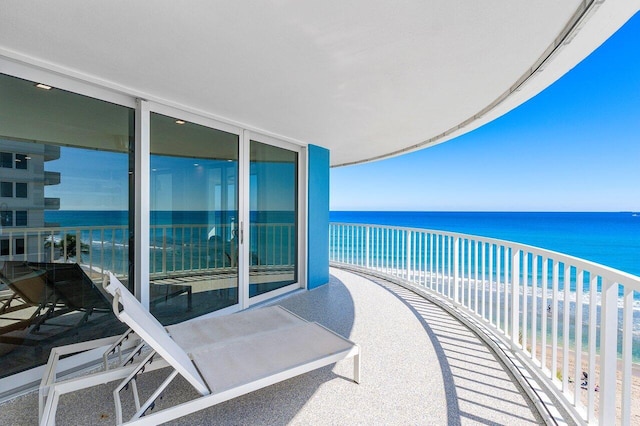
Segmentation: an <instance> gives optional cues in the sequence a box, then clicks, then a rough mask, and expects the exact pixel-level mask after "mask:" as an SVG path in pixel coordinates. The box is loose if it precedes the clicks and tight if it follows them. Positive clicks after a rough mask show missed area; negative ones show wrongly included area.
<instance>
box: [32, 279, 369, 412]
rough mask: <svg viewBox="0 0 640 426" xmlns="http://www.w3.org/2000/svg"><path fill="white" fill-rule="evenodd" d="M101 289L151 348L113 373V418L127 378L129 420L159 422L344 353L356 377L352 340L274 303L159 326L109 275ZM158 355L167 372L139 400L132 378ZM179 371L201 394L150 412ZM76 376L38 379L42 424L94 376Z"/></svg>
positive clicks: (356, 353)
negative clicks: (351, 361)
mask: <svg viewBox="0 0 640 426" xmlns="http://www.w3.org/2000/svg"><path fill="white" fill-rule="evenodd" d="M105 284H107V283H106V282H105ZM105 289H106V290H107V291H108V292H109V293H110V294H111V295H112V296H113V310H114V312H115V314H116V316H117V317H118V318H119V319H120V320H121V321H123V322H124V323H126V324H127V325H128V326H129V327H130V328H131V330H133V332H135V334H136V335H137V336H138V337H139V338H140V339H142V340H143V341H144V342H145V343H146V344H147V345H148V346H149V347H150V348H151V350H150V351H149V352H148V353H145V354H143V355H142V357H141V358H142V359H141V360H139V361H138V362H137V363H135V362H134V363H133V367H132V366H122V367H119V368H118V373H113V372H112V373H111V375H112V376H113V375H114V374H118V375H120V376H121V377H124V380H122V382H121V383H120V384H119V385H118V386H117V387H116V389H115V390H114V392H113V394H114V400H115V405H116V418H117V423H118V424H122V422H123V414H122V407H121V402H120V391H121V390H122V389H124V388H125V387H126V386H128V385H129V384H131V385H132V389H133V395H134V403H135V406H136V410H137V411H136V413H135V414H134V415H133V417H131V419H130V420H129V422H128V423H127V424H140V425H142V424H148V425H157V424H159V423H163V422H167V421H169V420H172V419H176V418H178V417H181V416H184V415H187V414H190V413H193V412H195V411H198V410H202V409H204V408H207V407H210V406H212V405H215V404H218V403H221V402H224V401H227V400H229V399H232V398H235V397H237V396H240V395H244V394H246V393H249V392H253V391H255V390H257V389H261V388H264V387H266V386H269V385H272V384H274V383H277V382H280V381H283V380H286V379H289V378H291V377H295V376H297V375H300V374H304V373H306V372H309V371H312V370H315V369H317V368H320V367H324V366H326V365H329V364H333V363H335V362H337V361H340V360H342V359H346V358H350V357H353V359H354V381H355V382H356V383H359V381H360V350H359V347H358V346H357V345H356V344H355V343H353V342H351V341H349V340H347V339H345V338H344V337H342V336H339V335H338V334H336V333H334V332H332V331H331V330H328V329H326V328H324V327H322V326H321V325H319V324H317V323H310V322H307V321H305V320H304V319H302V318H300V317H298V316H296V315H294V314H293V313H291V312H289V311H287V310H286V309H284V308H282V307H280V306H273V307H266V308H260V309H255V310H249V311H244V312H240V313H237V314H232V315H227V316H222V317H214V318H207V319H201V320H199V319H195V320H191V321H187V322H184V323H180V324H176V325H173V326H169V327H167V328H166V329H165V328H164V327H163V326H162V325H161V324H160V323H159V322H158V321H157V320H156V318H155V317H153V316H152V315H151V314H150V313H149V312H148V311H147V310H146V309H144V308H143V307H142V305H140V303H139V302H138V301H137V300H136V298H135V297H133V295H132V294H131V293H129V291H128V290H127V288H126V287H124V286H123V285H122V283H120V281H118V279H117V278H116V277H115V276H113V275H112V274H109V282H108V285H105ZM120 306H121V307H122V309H121V308H120ZM136 352H137V353H139V352H140V351H139V350H137V349H136ZM158 356H160V357H161V358H162V360H163V361H165V362H166V363H167V364H168V365H169V366H170V367H171V368H173V371H172V372H171V374H169V376H168V377H167V379H166V380H165V381H164V382H163V383H162V384H161V385H160V387H158V389H156V390H155V391H154V392H153V393H152V395H151V396H150V397H149V398H148V399H147V401H146V402H144V403H142V404H141V403H140V401H139V396H138V393H137V386H136V380H137V378H138V376H139V375H140V374H141V373H142V372H144V371H149V370H150V369H156V368H157V364H156V362H154V363H153V365H151V361H152V360H154V357H155V358H157V357H158ZM130 359H131V360H132V362H133V358H130ZM97 374H105V373H97ZM178 374H180V375H181V376H182V377H184V378H185V379H186V380H187V381H188V382H189V383H190V384H191V385H192V386H193V387H194V388H195V389H196V390H197V391H198V392H199V393H200V395H201V396H200V397H198V398H196V399H193V400H191V401H188V402H185V403H182V404H180V405H177V406H173V407H169V408H165V409H163V410H161V411H158V412H153V413H151V412H148V411H149V409H150V408H151V409H153V407H154V405H155V400H156V399H157V398H158V397H159V396H160V394H161V393H162V392H163V391H164V390H165V389H166V388H167V386H168V385H169V384H170V383H171V381H172V380H173V379H174V378H175V377H176V376H177V375H178ZM54 376H55V374H54ZM98 377H99V379H98V382H102V383H104V381H103V380H102V376H98ZM105 377H108V378H110V379H111V380H114V379H113V378H111V376H105ZM54 379H55V378H54ZM77 380H79V382H78V384H79V385H78V386H76V385H75V383H74V380H68V381H64V382H61V383H54V380H49V381H48V382H47V383H44V382H45V380H44V379H43V387H44V389H42V388H41V395H44V396H41V404H44V408H41V411H42V415H41V420H40V424H41V425H51V424H55V415H56V409H57V405H58V400H59V397H60V395H61V394H63V393H67V392H72V391H74V390H79V389H82V388H85V387H87V384H88V385H89V386H90V385H95V384H97V383H94V382H96V380H95V379H94V380H87V379H82V378H81V379H77ZM83 380H84V381H83Z"/></svg>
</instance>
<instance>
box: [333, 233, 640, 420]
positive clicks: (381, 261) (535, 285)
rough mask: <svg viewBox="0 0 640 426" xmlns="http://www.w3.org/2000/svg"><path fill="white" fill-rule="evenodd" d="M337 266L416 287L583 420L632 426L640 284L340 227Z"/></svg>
mask: <svg viewBox="0 0 640 426" xmlns="http://www.w3.org/2000/svg"><path fill="white" fill-rule="evenodd" d="M329 259H330V262H331V264H332V265H334V266H340V267H347V268H351V269H356V270H361V271H365V272H369V273H374V274H378V275H383V276H387V277H390V278H392V279H394V280H397V281H399V282H402V283H405V284H409V285H411V286H414V287H417V288H418V289H420V290H421V291H424V292H426V293H427V294H429V295H431V296H433V297H435V298H436V299H438V300H440V301H443V302H444V303H448V304H450V305H452V306H453V308H454V309H455V310H459V311H463V312H464V314H465V315H467V316H470V317H471V318H475V319H476V320H480V321H479V322H480V323H481V324H484V327H483V328H484V329H487V330H489V332H490V333H491V334H492V335H494V336H495V337H498V338H499V339H500V340H501V341H502V342H504V343H505V344H506V345H507V347H509V348H510V349H511V351H512V352H513V353H514V354H515V355H517V357H518V358H519V359H520V360H521V361H522V362H524V363H525V364H526V366H527V367H528V370H529V371H530V372H532V373H533V374H534V375H535V376H536V377H537V378H538V379H539V381H540V382H541V383H542V384H543V385H544V386H545V387H546V388H547V389H548V390H549V391H551V392H553V394H554V395H555V396H556V397H557V399H558V400H559V401H560V402H561V403H562V405H563V406H564V408H565V410H567V411H568V412H569V413H570V414H571V415H572V416H573V417H574V420H576V421H578V422H579V423H588V424H595V423H598V422H599V423H600V424H611V423H613V422H614V421H616V422H617V423H622V424H626V425H628V424H631V419H632V418H633V417H632V415H633V416H637V415H638V414H640V413H636V412H635V410H637V409H636V408H633V407H632V400H631V394H632V393H631V392H632V387H634V386H636V387H637V386H639V385H640V384H639V383H635V384H634V380H638V379H637V378H635V376H637V374H634V371H635V372H636V373H637V372H638V371H637V370H636V368H637V367H638V365H637V364H636V362H637V361H638V360H639V359H640V338H639V336H638V334H639V332H638V330H639V329H640V313H639V311H638V307H639V301H640V277H637V276H634V275H631V274H627V273H625V272H622V271H618V270H615V269H612V268H609V267H606V266H603V265H599V264H596V263H593V262H589V261H586V260H583V259H579V258H576V257H572V256H568V255H564V254H561V253H557V252H553V251H549V250H544V249H540V248H536V247H531V246H527V245H524V244H519V243H514V242H508V241H502V240H496V239H491V238H484V237H477V236H471V235H465V234H458V233H452V232H441V231H433V230H424V229H412V228H401V227H391V226H378V225H361V224H345V223H331V224H330V228H329Z"/></svg>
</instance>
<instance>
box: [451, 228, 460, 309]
mask: <svg viewBox="0 0 640 426" xmlns="http://www.w3.org/2000/svg"><path fill="white" fill-rule="evenodd" d="M459 257H460V237H455V238H454V240H453V301H454V302H455V303H460V291H459V289H458V285H459V283H458V281H459V280H460V259H459Z"/></svg>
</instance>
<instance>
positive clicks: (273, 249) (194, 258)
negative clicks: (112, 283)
mask: <svg viewBox="0 0 640 426" xmlns="http://www.w3.org/2000/svg"><path fill="white" fill-rule="evenodd" d="M249 232H250V233H251V235H255V238H253V239H252V242H251V247H250V248H249V252H250V259H249V260H248V262H249V266H250V267H252V268H253V269H271V268H292V267H294V265H295V262H296V259H295V253H296V247H295V242H296V238H295V225H294V224H288V223H270V224H251V226H250V229H249ZM236 233H237V230H236V228H235V226H234V225H217V226H215V230H214V228H212V226H211V225H200V224H196V225H157V226H151V228H150V242H149V256H150V274H151V276H152V277H156V276H166V275H172V274H188V273H206V272H210V271H218V272H220V271H224V270H225V269H232V268H235V267H236V266H237V264H238V244H237V239H236ZM0 238H2V239H4V240H8V247H9V249H7V251H8V252H6V253H0V260H9V261H16V260H24V261H29V262H74V263H79V264H81V265H82V266H83V267H84V268H85V269H86V270H89V271H92V272H95V273H96V274H102V273H104V271H111V272H113V273H114V274H116V275H118V276H126V275H127V274H128V268H129V260H128V259H129V228H128V227H127V226H83V227H42V228H18V227H15V228H6V227H5V228H4V229H2V233H1V234H0ZM78 242H79V243H78ZM16 247H19V249H15V248H16Z"/></svg>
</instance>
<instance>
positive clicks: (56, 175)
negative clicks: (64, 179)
mask: <svg viewBox="0 0 640 426" xmlns="http://www.w3.org/2000/svg"><path fill="white" fill-rule="evenodd" d="M44 184H45V185H60V172H50V171H45V172H44Z"/></svg>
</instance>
